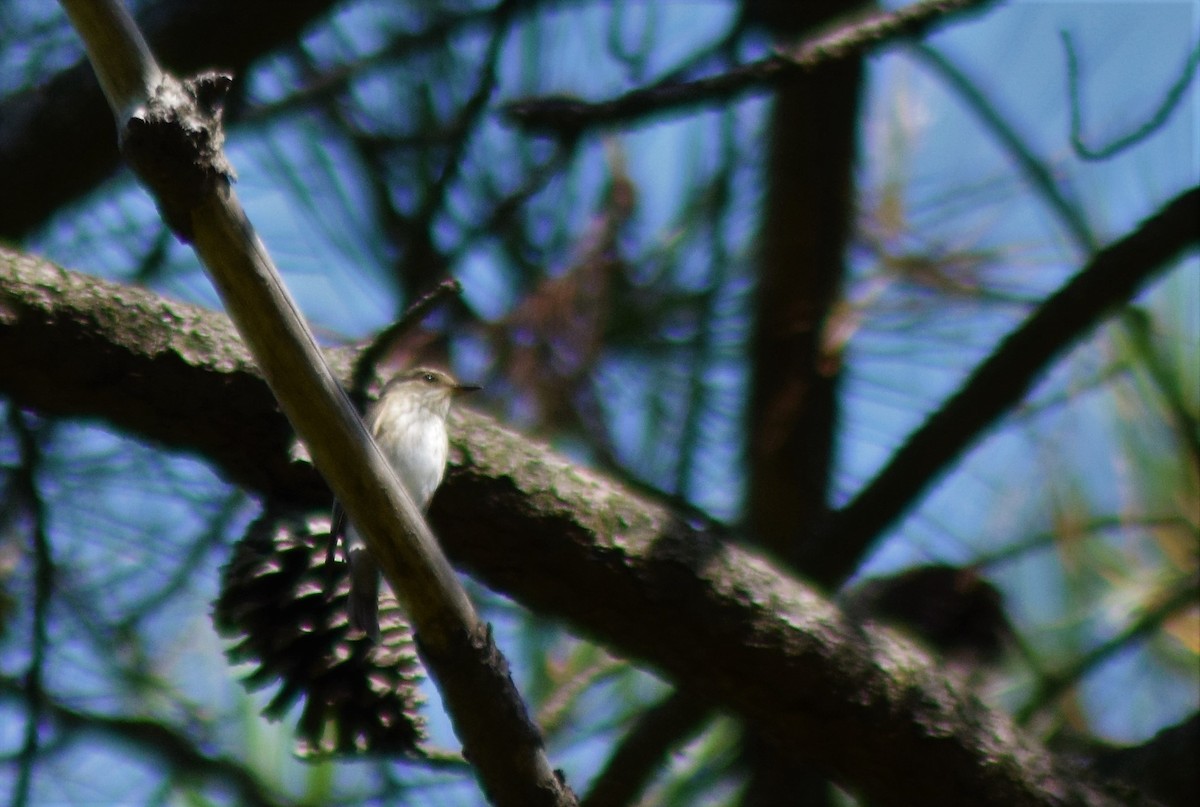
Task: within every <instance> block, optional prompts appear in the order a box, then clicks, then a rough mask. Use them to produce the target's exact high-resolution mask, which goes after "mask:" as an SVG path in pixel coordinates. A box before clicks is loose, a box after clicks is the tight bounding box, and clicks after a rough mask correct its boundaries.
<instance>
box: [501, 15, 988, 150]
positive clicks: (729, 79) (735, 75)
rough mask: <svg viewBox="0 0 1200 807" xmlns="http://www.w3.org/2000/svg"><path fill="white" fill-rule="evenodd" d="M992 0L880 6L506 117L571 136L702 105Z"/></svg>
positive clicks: (513, 108)
mask: <svg viewBox="0 0 1200 807" xmlns="http://www.w3.org/2000/svg"><path fill="white" fill-rule="evenodd" d="M990 2H992V0H921V2H917V3H913V4H912V5H910V6H906V7H904V8H901V9H898V10H896V11H876V12H871V13H869V14H867V15H866V16H864V17H861V18H859V19H856V20H853V21H852V22H850V23H849V24H847V25H843V26H842V27H840V28H838V29H836V30H834V31H831V32H825V33H822V34H818V35H816V36H812V37H808V38H806V39H803V40H801V41H800V42H799V43H798V44H797V45H795V46H794V47H791V48H788V49H786V50H784V51H780V52H777V53H774V54H772V55H771V56H768V57H766V58H765V59H760V60H758V61H756V62H750V63H749V64H745V65H741V66H739V67H735V68H733V69H731V70H729V71H727V72H725V73H721V74H719V75H716V76H709V77H707V78H701V79H695V80H693V81H686V82H680V83H659V84H654V85H651V86H649V87H644V88H642V89H638V90H633V91H632V92H628V93H626V94H624V95H621V96H618V97H617V98H613V99H610V100H608V101H598V102H594V103H593V102H588V101H579V100H575V99H572V98H551V97H543V98H532V99H528V100H524V101H514V102H512V103H510V104H508V105H506V106H505V107H504V110H503V111H504V114H505V116H506V117H507V118H508V119H509V120H510V121H512V122H513V123H515V124H516V125H517V126H519V127H521V128H522V129H524V130H526V131H528V132H538V133H542V134H550V135H555V136H557V137H561V138H566V139H571V138H574V137H577V136H578V135H580V134H581V133H582V132H583V131H584V130H586V129H591V128H595V127H599V126H613V125H615V124H619V123H628V122H630V121H633V120H637V119H639V118H642V117H645V116H647V115H657V114H660V113H663V112H670V111H674V110H678V109H682V108H686V107H691V106H696V105H699V104H711V103H718V102H722V101H727V100H730V99H732V98H736V97H737V96H739V95H741V94H742V93H745V92H750V91H755V90H758V91H763V90H767V89H769V88H771V87H773V86H775V85H777V84H779V83H780V82H783V81H787V80H788V79H790V78H792V77H793V76H795V75H797V74H799V73H802V72H805V71H808V70H812V69H813V68H815V67H817V66H819V65H823V64H827V63H830V62H836V61H840V60H843V59H848V58H850V57H851V56H855V55H857V54H860V53H864V52H867V51H870V50H874V49H876V48H879V47H883V46H886V45H888V44H890V43H892V42H893V41H895V40H898V39H908V38H912V37H918V36H921V35H923V34H925V33H927V32H928V31H929V30H930V29H932V28H933V27H935V26H937V25H940V24H943V23H945V22H948V21H949V20H951V19H953V18H955V17H957V16H958V15H959V14H962V13H964V12H970V11H978V10H979V9H981V8H983V7H984V6H986V5H987V4H988V3H990Z"/></svg>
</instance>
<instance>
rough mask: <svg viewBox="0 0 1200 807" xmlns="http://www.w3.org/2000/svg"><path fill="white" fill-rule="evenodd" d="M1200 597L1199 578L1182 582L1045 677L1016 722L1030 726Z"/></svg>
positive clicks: (1022, 708) (1017, 716)
mask: <svg viewBox="0 0 1200 807" xmlns="http://www.w3.org/2000/svg"><path fill="white" fill-rule="evenodd" d="M1198 594H1200V578H1196V577H1192V578H1189V579H1188V580H1185V581H1183V582H1182V583H1180V584H1178V585H1176V586H1175V587H1173V588H1172V589H1171V590H1169V591H1167V592H1166V594H1165V596H1164V597H1163V598H1162V599H1161V600H1160V601H1159V602H1157V603H1155V604H1154V607H1152V608H1148V609H1147V610H1146V612H1145V613H1144V614H1142V615H1141V617H1139V618H1138V619H1136V620H1134V621H1133V622H1131V623H1130V624H1129V625H1128V626H1127V627H1126V628H1125V630H1123V631H1121V632H1120V633H1118V634H1117V635H1116V636H1113V637H1112V638H1110V639H1109V640H1108V641H1106V642H1102V643H1101V644H1099V645H1097V646H1096V647H1093V648H1092V649H1091V650H1090V651H1088V652H1087V653H1084V654H1083V655H1082V656H1080V657H1079V658H1077V659H1075V661H1073V662H1072V663H1071V665H1070V666H1069V667H1067V668H1066V669H1064V670H1061V671H1059V672H1057V673H1054V674H1051V675H1048V676H1046V677H1045V678H1044V679H1043V680H1042V681H1041V683H1040V684H1039V685H1038V688H1037V691H1036V692H1035V693H1034V695H1033V697H1032V698H1031V699H1030V700H1029V702H1028V703H1026V704H1025V705H1024V706H1023V707H1021V708H1020V709H1019V710H1017V714H1016V718H1017V722H1018V723H1027V722H1029V719H1030V718H1031V717H1033V716H1034V715H1035V714H1037V712H1038V711H1039V710H1041V709H1043V708H1044V707H1046V706H1049V705H1050V704H1053V703H1054V701H1055V700H1057V699H1058V697H1059V696H1060V695H1062V693H1064V692H1066V691H1067V690H1068V689H1070V688H1071V687H1072V686H1074V685H1075V684H1076V682H1078V681H1079V680H1080V679H1081V678H1083V677H1084V676H1085V675H1087V674H1088V673H1089V672H1090V671H1091V670H1093V669H1095V668H1096V667H1097V666H1099V665H1100V664H1101V663H1103V662H1104V661H1106V660H1107V659H1109V658H1111V657H1112V656H1113V655H1114V654H1116V653H1118V652H1120V651H1121V650H1122V649H1124V648H1125V647H1127V646H1129V645H1130V644H1132V643H1133V642H1135V641H1137V640H1139V639H1141V638H1142V637H1144V636H1147V635H1148V634H1150V633H1153V632H1154V631H1156V630H1158V628H1159V626H1160V625H1162V624H1163V623H1164V622H1166V621H1167V620H1168V619H1170V618H1171V617H1172V616H1174V615H1175V614H1176V613H1179V612H1180V611H1182V610H1183V609H1185V608H1190V607H1192V606H1193V605H1195V603H1196V597H1197V595H1198Z"/></svg>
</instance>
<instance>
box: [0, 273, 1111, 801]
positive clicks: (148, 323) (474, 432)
mask: <svg viewBox="0 0 1200 807" xmlns="http://www.w3.org/2000/svg"><path fill="white" fill-rule="evenodd" d="M7 258H8V256H7V255H6V254H5V253H3V252H0V389H2V390H4V391H5V392H7V393H9V394H12V395H13V397H14V399H15V400H16V401H17V402H18V403H20V404H23V405H29V404H30V403H31V402H30V401H29V400H27V399H25V398H23V397H22V394H23V393H25V392H34V393H38V394H39V395H41V396H43V397H50V396H47V393H46V392H45V390H39V389H38V388H37V386H36V385H32V384H29V383H26V382H24V381H23V380H22V376H24V375H37V374H38V373H39V372H42V371H39V370H37V369H36V368H31V367H29V366H28V365H27V364H26V363H25V362H21V361H19V360H18V359H17V358H15V357H17V356H20V355H21V354H20V351H21V350H22V349H24V348H25V347H26V346H27V345H28V344H29V340H31V339H34V338H36V339H41V340H43V341H50V342H52V343H54V344H55V345H57V346H58V349H59V350H60V351H61V350H62V349H63V348H62V346H63V342H61V341H57V342H56V341H55V340H56V339H57V340H62V339H66V340H67V342H66V344H67V345H69V346H70V350H72V351H74V352H76V353H77V354H79V355H77V356H76V357H73V358H74V361H73V362H70V363H65V364H64V365H62V366H60V367H57V368H56V371H55V373H54V374H53V375H54V378H53V382H54V386H55V388H56V389H57V390H58V397H57V398H53V397H51V400H54V401H56V402H57V405H58V408H57V411H58V412H59V413H60V414H75V415H77V416H84V417H97V416H101V415H104V416H105V417H116V418H120V423H121V425H122V427H123V428H125V429H126V430H128V431H132V432H134V433H143V434H144V432H142V431H141V429H140V428H139V425H138V424H137V423H136V422H135V419H134V418H132V417H129V416H127V415H121V414H120V413H119V412H118V411H117V408H116V407H115V406H114V405H113V404H112V403H108V404H105V406H106V407H108V409H107V410H106V412H104V413H102V412H99V411H97V410H96V401H97V400H99V401H101V402H103V401H104V400H105V398H106V397H109V396H106V395H101V396H98V397H93V396H91V395H89V394H86V393H87V392H90V390H91V384H92V383H93V381H94V379H95V377H96V369H95V368H96V367H97V366H99V365H106V366H105V372H106V373H107V374H114V375H116V376H117V377H118V378H119V379H120V383H119V385H118V387H119V389H120V391H121V392H122V393H123V394H124V395H126V396H127V397H128V399H129V400H130V401H131V402H137V405H138V406H139V407H141V408H142V411H146V410H150V411H153V410H154V409H155V408H156V407H158V406H163V407H168V408H169V407H170V406H173V405H175V404H176V402H178V400H179V399H180V398H189V397H193V396H199V397H203V398H207V399H208V400H210V401H212V402H213V409H212V410H211V411H209V412H208V413H207V417H209V418H211V419H213V420H215V421H218V422H221V423H223V424H225V425H226V426H227V427H228V428H229V429H230V432H229V433H226V434H222V435H214V434H213V433H212V432H211V431H200V432H194V433H192V432H189V433H188V434H187V436H188V438H189V440H190V443H189V444H187V445H186V447H187V448H189V449H190V450H193V451H195V452H198V453H200V454H203V455H204V456H207V457H209V458H210V459H212V460H214V462H217V463H218V465H219V467H221V468H223V469H224V470H225V471H226V472H227V473H230V472H237V473H240V474H241V475H242V476H255V475H254V474H249V473H247V472H246V471H245V467H246V466H247V465H256V464H257V465H262V466H268V467H269V466H275V467H279V466H280V465H282V464H283V463H282V462H281V461H280V460H279V459H278V458H271V457H268V456H265V455H262V456H249V455H248V454H247V452H248V451H249V448H248V447H260V446H262V445H263V443H262V442H261V441H259V442H257V443H255V442H251V441H249V440H248V441H247V442H246V443H245V444H244V445H243V449H244V450H243V452H242V453H241V454H240V455H237V454H235V453H234V452H228V451H225V450H223V449H221V444H222V443H224V442H226V441H237V440H238V439H239V438H241V437H243V436H249V435H251V434H252V433H253V432H255V431H257V430H261V429H263V428H267V429H270V430H280V431H286V427H285V426H284V425H283V424H282V417H281V416H280V415H279V413H278V412H277V410H276V409H275V407H274V404H273V403H272V402H271V401H270V399H269V397H267V396H265V395H260V396H258V397H257V398H252V397H251V396H244V395H243V396H240V397H239V398H236V399H235V398H232V397H231V398H230V399H228V400H227V401H225V402H224V404H222V401H221V398H220V395H219V394H214V393H212V392H211V391H210V392H205V391H204V388H205V387H209V388H216V389H217V390H220V389H222V388H223V385H224V384H225V383H227V382H236V383H243V382H246V383H249V382H250V381H251V380H252V374H253V371H252V370H246V369H244V368H245V367H246V365H247V363H248V359H247V356H246V352H245V349H244V348H243V347H241V346H240V345H238V343H237V342H236V341H233V340H229V341H224V340H212V341H211V342H206V341H205V340H204V339H203V338H202V336H201V334H202V333H203V328H202V327H200V325H199V324H198V323H199V322H201V321H209V322H211V323H212V324H213V328H212V330H213V331H214V332H217V333H221V332H227V331H228V330H229V325H228V322H227V320H226V319H225V317H224V316H223V315H221V314H218V313H215V312H205V311H201V310H200V309H197V308H195V307H192V306H187V305H183V304H177V303H168V302H166V301H161V300H160V301H159V302H158V303H157V304H155V305H150V304H147V303H145V302H143V304H142V305H140V306H133V307H128V308H127V307H124V306H123V305H122V304H121V303H119V302H115V301H118V300H123V299H125V298H123V297H122V296H121V295H123V294H127V293H128V292H129V291H130V290H127V289H122V288H121V287H120V286H117V285H115V284H108V283H105V282H103V281H100V280H96V279H94V278H93V279H85V278H83V277H80V276H76V275H70V274H69V273H66V272H63V271H62V270H57V269H45V267H42V269H41V271H40V272H35V271H32V270H31V269H30V264H34V265H36V262H34V261H29V260H24V261H12V260H11V259H8V260H6V259H7ZM6 263H7V264H8V266H5V264H6ZM14 266H15V267H17V268H18V269H20V270H21V271H14V270H13V267H14ZM47 275H48V276H49V277H52V278H53V277H58V276H68V277H69V278H70V279H71V282H70V283H68V284H67V285H70V284H71V283H74V284H78V285H79V286H84V285H87V284H90V286H91V293H90V295H87V294H83V293H78V292H77V293H76V294H75V295H73V297H72V303H74V304H80V305H82V308H81V309H80V310H77V311H72V310H71V307H70V305H71V304H70V303H68V302H66V301H65V300H64V299H63V297H61V296H59V295H56V294H55V293H54V292H53V290H48V289H46V288H45V285H39V284H38V280H37V278H38V277H42V278H44V277H46V276H47ZM110 295H111V296H110ZM106 302H107V303H108V304H109V305H110V307H109V308H108V309H107V311H108V313H107V314H105V313H102V312H100V310H101V309H103V308H104V303H106ZM43 309H50V310H53V311H54V312H55V314H54V317H55V318H56V319H57V321H59V322H61V323H64V327H62V328H61V329H54V328H51V327H47V326H46V325H45V322H44V321H45V320H46V319H48V318H50V315H49V314H48V313H47V312H46V311H45V310H43ZM189 320H190V321H193V322H196V323H197V325H196V326H195V327H193V329H192V331H191V334H190V336H189V338H188V339H187V342H189V343H190V344H192V345H193V346H194V348H193V352H192V354H191V355H190V360H191V362H193V363H188V364H184V363H183V362H179V363H180V364H182V365H183V366H182V367H177V368H176V370H175V372H177V373H178V375H177V377H176V378H175V380H174V383H172V384H170V385H166V386H164V385H163V384H162V383H161V379H160V378H159V377H157V376H156V375H155V373H156V367H157V365H158V363H159V362H162V361H164V360H166V357H165V356H164V354H167V355H168V356H169V353H170V351H169V350H165V351H164V350H160V351H158V352H156V351H154V350H148V349H145V347H144V345H145V344H147V343H149V344H153V343H155V342H157V343H158V344H159V345H164V344H171V341H172V340H175V339H178V336H177V335H176V334H174V332H175V330H176V329H177V327H178V326H177V324H176V323H177V322H178V321H184V322H187V321H189ZM29 322H33V324H34V327H31V328H29V329H28V330H27V329H26V328H25V327H24V326H25V323H29ZM72 323H74V326H73V327H72ZM122 334H137V335H138V337H137V338H139V339H141V340H144V341H143V343H142V345H143V346H142V347H141V348H139V349H134V348H133V347H128V346H122V345H121V344H120V342H121V336H120V335H122ZM106 339H107V340H111V341H108V342H107V344H106ZM50 349H51V350H52V349H53V347H52V348H50ZM43 350H46V348H43ZM168 363H169V362H168ZM213 367H226V368H229V372H230V376H229V378H228V379H225V380H223V379H222V377H221V375H220V374H219V373H214V372H213V370H212V368H213ZM242 373H246V375H245V377H244V378H240V379H239V376H240V375H241V374H242ZM258 383H259V384H260V385H262V382H261V380H260V381H259V382H258ZM263 386H265V385H263ZM248 400H257V401H258V402H259V404H258V407H257V408H250V409H237V410H230V411H222V409H224V408H226V407H234V406H239V405H241V404H242V402H243V401H248ZM68 404H69V405H68ZM151 422H153V418H151ZM451 428H452V441H453V445H454V448H455V451H454V452H453V454H454V456H453V457H452V466H451V469H450V472H449V474H448V478H447V480H446V482H445V484H443V486H442V488H441V489H440V490H439V492H438V494H437V496H436V497H435V498H434V501H433V505H432V509H431V518H432V520H433V523H434V524H435V525H436V527H437V530H438V535H439V536H440V537H441V539H442V541H443V543H444V545H445V546H446V549H447V551H448V552H449V554H450V555H451V557H452V558H454V559H455V562H456V563H457V564H459V565H460V566H462V567H465V568H467V569H468V570H470V571H471V572H472V573H473V574H474V575H475V576H476V577H478V578H479V579H480V580H482V581H483V582H485V583H486V584H488V585H490V586H491V587H493V588H494V589H496V590H498V591H501V592H504V593H506V594H508V595H510V596H512V597H514V598H515V599H517V600H518V601H520V602H522V603H524V604H526V605H528V606H530V607H532V608H535V609H536V610H538V611H539V612H540V613H544V614H547V615H551V616H555V617H558V618H561V619H564V620H566V621H568V622H570V623H571V624H573V625H574V626H576V628H577V629H579V630H580V631H581V632H583V633H586V634H588V635H590V636H593V637H595V638H597V639H599V640H600V641H602V642H604V643H606V644H607V645H609V646H610V647H612V648H614V649H616V650H617V651H619V652H621V653H624V654H628V655H629V656H631V657H633V658H636V659H639V660H641V661H642V662H644V663H646V664H648V665H650V666H652V667H654V668H655V669H657V670H659V671H661V672H662V673H663V674H664V675H666V676H667V677H668V678H670V679H671V680H673V681H675V682H676V683H677V684H678V685H680V686H681V687H684V688H686V689H688V690H689V691H691V692H694V693H696V695H697V696H698V697H701V698H705V699H709V700H711V701H712V702H713V703H715V704H717V705H719V706H722V707H724V708H728V709H731V710H733V711H735V712H737V713H738V714H740V715H741V716H743V717H746V718H748V719H750V720H753V721H755V722H756V723H757V724H759V725H761V726H762V727H763V728H764V730H765V731H767V732H768V733H769V735H770V736H771V737H772V738H773V740H774V741H775V742H776V743H778V745H779V747H780V748H781V750H782V753H784V754H785V755H787V756H789V757H791V758H793V759H797V760H804V762H805V764H808V765H812V766H814V767H816V768H818V769H820V770H821V771H823V772H825V773H827V774H829V775H830V776H832V777H834V778H835V779H837V780H838V781H840V782H842V783H843V784H844V785H846V786H847V787H851V788H853V789H854V790H856V791H858V792H862V793H864V794H866V795H868V796H869V797H871V798H873V799H875V800H877V801H879V802H881V803H889V802H890V803H897V802H898V803H920V804H929V805H943V804H944V805H950V804H960V803H961V798H962V794H963V792H965V791H964V789H970V791H971V794H972V796H975V795H978V798H977V799H974V803H978V804H982V805H988V804H996V805H1000V804H1004V805H1042V804H1045V805H1049V804H1055V805H1061V804H1078V805H1082V804H1089V803H1091V804H1109V803H1115V802H1113V801H1110V800H1107V798H1106V797H1105V796H1104V795H1103V794H1102V793H1100V792H1099V791H1097V790H1096V789H1095V787H1094V786H1092V785H1091V784H1089V783H1088V782H1087V781H1086V779H1084V778H1081V777H1079V776H1078V774H1077V773H1076V772H1074V771H1071V770H1066V769H1063V768H1061V767H1059V765H1058V762H1057V761H1056V760H1055V758H1054V756H1053V755H1051V754H1048V753H1047V752H1046V750H1045V749H1044V748H1042V747H1040V746H1038V745H1036V744H1033V743H1031V742H1030V741H1028V740H1027V739H1026V738H1024V737H1023V736H1022V735H1020V734H1019V733H1018V732H1016V731H1015V730H1014V729H1013V728H1012V726H1011V725H1010V723H1009V721H1008V720H1007V719H1006V718H1004V717H1002V716H1000V715H998V714H995V713H992V712H990V711H988V710H987V709H986V708H984V707H983V706H982V705H980V704H979V703H978V702H977V701H975V700H974V699H973V698H971V697H970V696H969V695H966V694H964V693H962V692H960V691H959V690H958V689H956V688H955V686H954V685H953V684H952V683H951V682H950V681H948V680H947V678H946V676H945V675H944V673H943V672H942V671H940V670H937V669H935V668H934V667H932V666H931V665H930V663H929V662H928V661H927V660H926V658H925V657H924V655H923V654H922V653H921V652H920V651H919V650H917V649H916V648H914V647H913V646H911V645H909V644H908V643H906V642H904V641H901V640H899V639H897V638H896V637H895V636H894V635H893V634H891V633H890V632H887V631H880V630H877V629H874V628H871V627H859V626H855V625H853V624H850V623H848V622H846V621H845V620H844V618H843V617H842V615H841V614H840V613H839V612H838V611H837V610H836V608H834V607H833V606H832V605H831V604H829V603H828V602H827V601H826V600H824V599H823V598H822V597H821V596H820V595H819V594H818V593H816V592H815V591H814V590H812V589H810V588H808V587H805V586H804V585H802V584H800V583H799V582H797V581H795V580H793V579H790V578H788V577H785V576H783V575H781V574H780V573H779V572H778V571H777V570H775V569H774V568H773V567H772V566H771V565H770V564H768V563H766V562H764V561H762V560H761V559H759V558H757V557H755V556H754V555H752V554H750V553H748V552H746V551H745V550H742V549H739V548H738V547H736V546H734V545H733V544H732V542H731V541H730V540H729V538H730V537H729V536H727V535H726V534H725V533H724V532H723V531H722V530H721V529H720V528H719V527H718V526H716V525H713V524H709V523H706V522H704V521H702V520H700V519H698V518H697V517H696V516H695V515H694V514H691V513H688V514H681V515H680V514H676V513H674V512H673V511H672V510H670V509H669V508H668V507H666V506H664V505H663V504H661V503H660V502H657V501H655V500H654V499H651V498H647V497H646V496H643V495H638V494H634V493H632V492H630V491H629V490H627V489H625V488H623V487H621V486H620V485H619V484H617V483H614V482H613V481H611V480H609V479H606V478H604V477H602V476H599V475H597V474H594V473H590V472H588V471H585V470H583V469H580V468H578V467H576V466H573V465H571V464H570V463H568V462H567V461H565V460H563V459H562V458H560V457H558V456H556V455H554V454H553V453H552V452H550V451H548V450H547V449H545V448H544V447H542V446H539V445H537V444H534V443H531V442H530V441H528V440H526V439H524V438H522V437H520V436H518V435H516V434H513V433H512V432H510V431H507V430H505V429H502V428H500V427H499V426H497V425H496V424H495V423H493V422H492V421H491V420H489V419H488V418H486V417H483V416H481V415H478V414H475V413H472V412H469V411H459V412H456V415H455V417H454V418H453V421H452V423H451ZM198 437H203V438H204V439H206V440H212V441H215V442H214V445H209V444H206V443H204V442H202V441H200V440H199V439H197V438H198ZM175 445H177V446H182V445H183V441H181V440H176V442H175ZM276 450H277V451H278V452H279V453H280V454H286V445H281V446H279V447H277V449H276ZM218 458H219V459H220V462H218ZM223 463H224V464H223ZM256 476H257V478H258V479H260V480H264V479H265V480H267V481H272V480H271V479H270V478H269V477H266V475H264V474H261V473H259V474H257V475H256ZM293 478H295V477H293ZM275 481H277V480H275ZM325 495H327V494H325ZM325 502H326V499H325V498H324V496H322V497H321V498H319V499H318V500H315V501H314V504H315V505H317V506H322V505H324V504H325ZM751 636H752V637H754V641H753V642H747V637H751ZM948 778H951V779H953V780H954V781H955V782H957V783H959V785H960V789H959V790H958V791H957V792H956V793H953V794H952V793H950V792H948V791H947V790H946V788H945V782H946V781H947V779H948Z"/></svg>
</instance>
